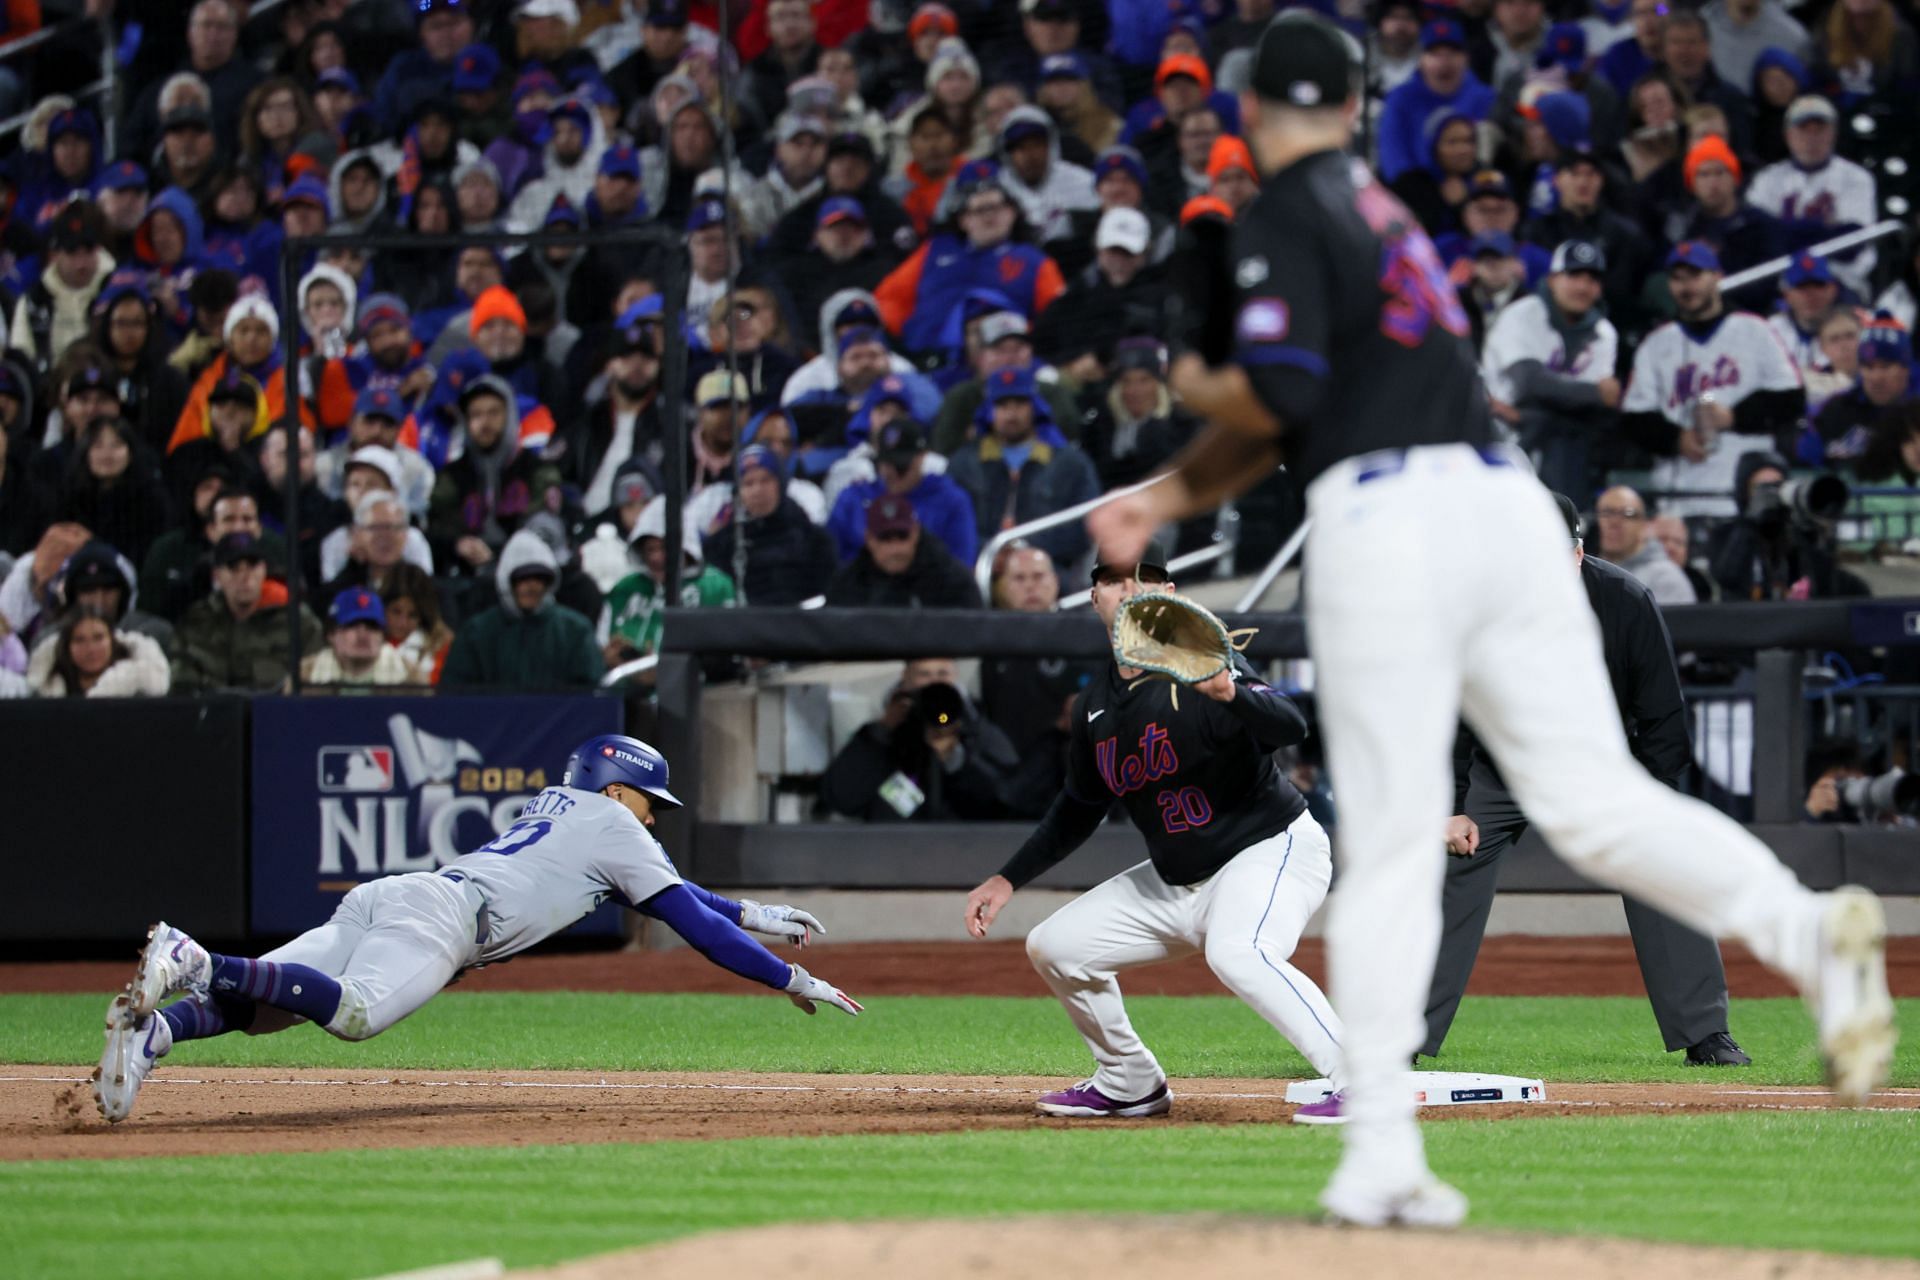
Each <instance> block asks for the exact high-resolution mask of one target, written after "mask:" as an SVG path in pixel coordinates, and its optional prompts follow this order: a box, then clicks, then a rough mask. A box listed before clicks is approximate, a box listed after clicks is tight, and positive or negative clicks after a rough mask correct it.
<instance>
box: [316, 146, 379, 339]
mask: <svg viewBox="0 0 1920 1280" xmlns="http://www.w3.org/2000/svg"><path fill="white" fill-rule="evenodd" d="M363 162H364V163H367V164H371V165H372V166H373V171H374V174H375V175H376V177H375V183H374V185H375V187H376V188H377V190H376V192H375V194H374V197H373V207H372V208H371V209H368V210H367V211H366V212H365V213H363V214H361V215H360V216H359V217H357V218H349V217H347V216H345V215H344V214H343V213H341V209H342V208H343V207H344V206H342V205H341V203H340V180H341V178H343V177H344V176H345V175H346V172H347V170H348V169H349V168H351V167H352V166H353V165H355V164H359V163H363ZM388 173H389V171H388V170H387V169H386V167H385V166H383V165H382V164H381V163H380V157H379V156H378V155H376V154H375V153H374V149H373V148H372V147H361V148H360V149H359V150H357V151H349V152H347V153H346V154H344V155H342V156H341V157H340V158H339V159H338V160H336V161H334V162H333V168H332V169H331V170H329V171H328V173H327V209H328V210H329V217H328V219H327V230H328V231H329V232H338V233H341V234H344V235H359V234H360V233H361V232H363V231H371V230H372V229H373V227H374V224H376V223H378V222H379V221H380V219H381V217H382V215H384V214H385V213H386V211H387V177H388ZM305 289H306V284H305V282H304V281H302V282H301V291H302V292H303V293H304V292H305ZM347 314H348V315H352V314H354V312H353V310H352V308H348V311H347Z"/></svg>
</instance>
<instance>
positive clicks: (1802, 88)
mask: <svg viewBox="0 0 1920 1280" xmlns="http://www.w3.org/2000/svg"><path fill="white" fill-rule="evenodd" d="M1768 67H1778V68H1780V69H1781V70H1782V71H1784V72H1786V73H1787V74H1788V75H1790V76H1792V77H1793V83H1794V85H1795V87H1796V89H1797V91H1798V92H1800V93H1805V92H1806V91H1807V90H1808V89H1809V88H1810V87H1812V84H1813V78H1812V77H1811V76H1809V75H1808V74H1807V64H1806V63H1804V62H1802V61H1800V59H1798V58H1796V57H1794V56H1793V54H1791V53H1789V52H1788V51H1787V50H1785V49H1782V48H1780V47H1779V46H1777V45H1775V46H1771V47H1769V48H1766V49H1762V50H1761V51H1760V56H1759V57H1757V58H1755V59H1754V60H1753V84H1752V85H1750V86H1749V87H1750V88H1751V89H1752V90H1753V94H1752V96H1753V97H1755V98H1758V97H1759V96H1760V73H1761V72H1762V71H1765V70H1766V69H1767V68H1768Z"/></svg>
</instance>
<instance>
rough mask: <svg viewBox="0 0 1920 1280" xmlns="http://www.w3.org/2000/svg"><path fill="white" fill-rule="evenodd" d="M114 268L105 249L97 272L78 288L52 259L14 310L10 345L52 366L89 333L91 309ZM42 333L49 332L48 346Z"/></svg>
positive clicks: (45, 364) (41, 363) (9, 337)
mask: <svg viewBox="0 0 1920 1280" xmlns="http://www.w3.org/2000/svg"><path fill="white" fill-rule="evenodd" d="M113 268H114V261H113V256H112V255H111V254H109V253H108V252H107V251H106V250H105V249H101V250H100V251H99V262H98V263H97V264H96V265H95V266H94V269H93V275H92V276H91V277H90V278H89V279H88V281H87V282H86V283H85V284H84V285H82V286H80V287H79V288H78V289H75V288H73V287H72V286H70V285H68V284H67V283H66V282H65V281H64V280H62V279H61V278H60V271H59V269H58V268H57V267H55V266H54V265H53V263H52V262H51V261H49V262H48V263H47V265H46V269H45V270H43V271H42V272H41V273H40V278H39V280H38V281H36V282H35V284H34V286H33V287H32V288H30V289H28V290H27V292H25V293H24V294H22V295H21V298H20V301H19V304H18V305H16V306H15V307H14V309H13V327H12V329H11V330H10V332H9V333H8V342H9V344H10V345H11V346H13V347H14V348H15V349H16V350H18V351H21V352H23V353H24V354H25V355H26V356H27V357H28V358H29V359H31V360H33V361H34V363H35V364H36V365H38V366H39V367H40V368H41V369H42V370H44V369H47V368H49V367H51V366H52V364H53V362H54V360H55V359H56V358H58V357H59V355H60V353H61V352H63V351H65V350H66V349H67V348H68V347H70V346H72V345H73V344H74V343H75V342H78V341H79V340H80V339H82V338H84V337H86V336H87V333H88V328H89V316H88V308H90V307H91V306H92V305H93V300H94V299H95V298H97V297H99V296H100V290H101V289H102V288H103V287H104V286H105V285H106V283H107V277H108V276H110V275H112V274H113ZM41 333H44V334H45V335H46V343H45V345H44V346H42V345H41V342H40V341H39V338H38V335H40V334H41Z"/></svg>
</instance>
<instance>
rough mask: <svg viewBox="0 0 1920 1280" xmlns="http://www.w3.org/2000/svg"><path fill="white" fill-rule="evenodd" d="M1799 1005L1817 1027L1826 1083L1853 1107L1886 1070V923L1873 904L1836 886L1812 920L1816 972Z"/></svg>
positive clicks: (1889, 1001) (1858, 891)
mask: <svg viewBox="0 0 1920 1280" xmlns="http://www.w3.org/2000/svg"><path fill="white" fill-rule="evenodd" d="M1807 1003H1808V1005H1809V1006H1811V1008H1812V1010H1813V1016H1814V1020H1815V1021H1816V1022H1817V1023H1818V1024H1819V1027H1820V1053H1821V1056H1823V1057H1824V1058H1825V1059H1826V1063H1827V1082H1828V1084H1829V1085H1830V1086H1831V1087H1832V1089H1833V1095H1834V1097H1835V1098H1837V1099H1838V1100H1839V1101H1840V1102H1841V1103H1842V1104H1843V1105H1845V1106H1850V1107H1857V1106H1859V1105H1860V1104H1861V1103H1863V1102H1865V1101H1866V1100H1867V1099H1868V1098H1869V1097H1870V1096H1872V1094H1873V1091H1874V1090H1875V1089H1877V1088H1878V1087H1880V1086H1881V1085H1883V1084H1885V1083H1886V1082H1887V1077H1888V1075H1889V1074H1890V1073H1891V1072H1892V1070H1893V1046H1894V1042H1895V1041H1896V1040H1898V1039H1899V1032H1898V1031H1897V1030H1895V1028H1894V1022H1893V998H1892V997H1891V996H1890V995H1889V994H1888V993H1887V917H1886V912H1885V911H1884V910H1882V909H1881V906H1880V899H1878V898H1876V897H1874V896H1873V894H1872V893H1871V892H1869V891H1868V890H1866V889H1862V888H1859V887H1858V886H1855V885H1843V886H1842V887H1840V888H1838V889H1835V890H1834V891H1833V892H1832V893H1831V894H1829V895H1827V901H1826V904H1825V908H1824V910H1823V911H1822V913H1821V916H1820V968H1819V971H1818V975H1817V980H1816V984H1815V986H1814V987H1813V989H1812V990H1810V991H1808V992H1807Z"/></svg>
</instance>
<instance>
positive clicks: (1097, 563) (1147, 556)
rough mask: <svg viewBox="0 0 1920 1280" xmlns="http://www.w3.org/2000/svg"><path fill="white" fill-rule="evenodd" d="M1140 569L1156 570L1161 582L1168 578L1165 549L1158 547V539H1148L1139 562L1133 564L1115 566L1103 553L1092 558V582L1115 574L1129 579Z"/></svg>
mask: <svg viewBox="0 0 1920 1280" xmlns="http://www.w3.org/2000/svg"><path fill="white" fill-rule="evenodd" d="M1142 569H1158V570H1159V571H1160V575H1161V579H1162V581H1164V580H1165V579H1166V578H1167V577H1168V576H1169V575H1168V574H1167V549H1166V548H1165V547H1163V546H1161V545H1160V540H1159V539H1158V538H1154V539H1150V540H1149V541H1148V542H1147V545H1146V547H1145V548H1143V549H1142V550H1141V552H1140V559H1139V561H1138V562H1137V563H1134V564H1116V563H1114V562H1113V561H1112V560H1110V559H1109V558H1108V557H1107V555H1106V553H1105V552H1104V551H1103V552H1101V553H1100V554H1099V555H1098V556H1096V557H1094V561H1093V580H1094V581H1095V582H1098V581H1100V579H1101V577H1102V576H1104V575H1107V574H1115V573H1117V574H1119V575H1121V576H1122V577H1129V578H1130V577H1133V576H1134V575H1135V574H1138V573H1139V572H1140V571H1141V570H1142Z"/></svg>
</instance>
